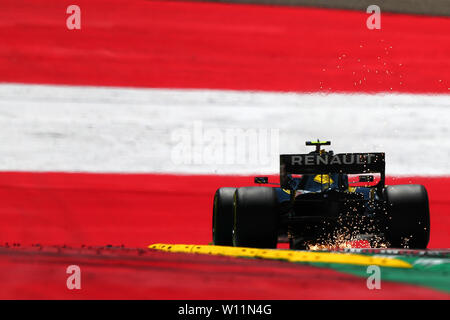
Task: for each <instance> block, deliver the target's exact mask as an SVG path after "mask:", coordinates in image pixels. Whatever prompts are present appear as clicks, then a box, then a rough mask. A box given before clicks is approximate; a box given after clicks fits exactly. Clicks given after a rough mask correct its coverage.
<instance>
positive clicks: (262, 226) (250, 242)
mask: <svg viewBox="0 0 450 320" xmlns="http://www.w3.org/2000/svg"><path fill="white" fill-rule="evenodd" d="M234 197H235V198H234V201H235V204H234V226H233V245H234V246H236V247H252V248H276V247H277V241H278V217H279V215H278V201H277V195H276V192H275V189H274V188H267V187H244V188H239V189H237V190H236V192H235V195H234Z"/></svg>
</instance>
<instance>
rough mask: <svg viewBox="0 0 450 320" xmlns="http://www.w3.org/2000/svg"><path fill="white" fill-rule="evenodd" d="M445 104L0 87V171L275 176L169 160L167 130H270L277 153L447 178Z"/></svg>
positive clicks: (435, 100)
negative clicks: (359, 158) (359, 161)
mask: <svg viewBox="0 0 450 320" xmlns="http://www.w3.org/2000/svg"><path fill="white" fill-rule="evenodd" d="M449 98H450V96H449V95H435V96H433V95H416V94H393V95H387V94H386V95H384V94H378V95H368V94H354V95H350V94H331V95H320V94H295V93H267V92H236V91H216V90H169V89H168V90H161V89H124V88H103V87H102V88H98V87H71V86H50V85H19V84H2V85H0V170H31V171H86V172H161V173H236V174H247V173H276V172H278V165H277V157H276V156H275V158H274V162H273V163H272V165H271V166H270V167H258V166H255V165H251V164H235V165H217V164H209V165H196V164H183V163H181V164H180V163H176V162H174V161H173V159H171V152H172V151H173V148H174V141H173V140H172V139H171V136H172V134H173V132H174V131H176V130H179V129H180V128H181V129H183V128H184V129H187V130H191V129H192V127H193V124H194V123H201V124H202V126H203V128H206V129H208V128H215V129H219V130H222V131H223V132H224V131H225V130H226V129H243V130H246V129H249V128H253V129H258V128H260V129H265V128H272V129H279V152H281V153H305V152H308V151H309V150H311V148H309V147H305V145H304V142H305V140H310V139H317V138H320V139H329V140H332V146H331V148H332V149H333V150H334V151H335V152H336V153H337V152H372V151H373V152H380V151H384V152H386V162H387V173H388V174H391V175H449V174H450V166H449V163H450V161H449V159H450V139H449V133H450V132H449V120H450V99H449Z"/></svg>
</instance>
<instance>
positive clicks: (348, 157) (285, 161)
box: [280, 152, 385, 188]
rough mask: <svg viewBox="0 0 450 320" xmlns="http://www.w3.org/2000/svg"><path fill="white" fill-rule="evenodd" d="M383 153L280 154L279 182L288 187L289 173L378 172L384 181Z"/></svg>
mask: <svg viewBox="0 0 450 320" xmlns="http://www.w3.org/2000/svg"><path fill="white" fill-rule="evenodd" d="M384 172H385V161H384V153H381V152H380V153H339V154H335V155H330V154H327V153H325V154H322V155H321V154H318V153H310V154H282V155H280V184H281V187H282V188H289V177H288V175H289V174H327V173H346V174H358V173H380V174H381V178H382V180H383V182H384Z"/></svg>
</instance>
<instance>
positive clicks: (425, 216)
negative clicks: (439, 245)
mask: <svg viewBox="0 0 450 320" xmlns="http://www.w3.org/2000/svg"><path fill="white" fill-rule="evenodd" d="M384 197H385V200H386V201H387V208H386V209H387V221H386V227H387V230H386V240H387V241H388V242H389V243H390V245H391V247H395V248H411V249H426V247H427V245H428V242H429V240H430V210H429V206H428V194H427V190H426V189H425V187H424V186H422V185H396V186H388V187H386V188H385V189H384Z"/></svg>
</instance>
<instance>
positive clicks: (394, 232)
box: [212, 141, 430, 249]
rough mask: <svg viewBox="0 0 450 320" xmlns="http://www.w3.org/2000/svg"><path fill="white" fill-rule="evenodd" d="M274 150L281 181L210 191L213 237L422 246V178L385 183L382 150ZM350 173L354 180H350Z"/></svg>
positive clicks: (243, 242) (243, 241)
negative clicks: (417, 182) (413, 181)
mask: <svg viewBox="0 0 450 320" xmlns="http://www.w3.org/2000/svg"><path fill="white" fill-rule="evenodd" d="M330 144H331V142H330V141H322V142H321V141H317V142H310V141H307V142H306V145H307V146H315V147H316V149H315V151H312V152H310V153H307V154H282V155H280V183H279V184H275V186H261V185H268V184H269V182H268V178H267V177H255V178H254V182H255V183H256V184H259V186H252V187H241V188H231V187H224V188H219V189H218V190H217V191H216V193H215V196H214V204H213V219H212V220H213V223H212V234H213V244H214V245H223V246H239V247H254V248H276V247H277V243H278V242H279V241H284V242H289V246H290V248H291V249H307V248H309V247H310V246H311V245H314V244H321V243H323V244H329V243H332V242H333V240H334V239H336V238H337V237H341V238H344V239H353V240H355V239H365V240H367V241H369V243H370V245H371V246H372V247H395V248H414V249H424V248H426V247H427V245H428V242H429V237H430V214H429V205H428V195H427V191H426V189H425V187H424V186H422V185H413V184H411V185H390V186H387V185H385V154H384V153H341V154H334V153H333V151H326V150H323V149H321V146H323V145H330ZM355 179H356V180H355Z"/></svg>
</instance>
